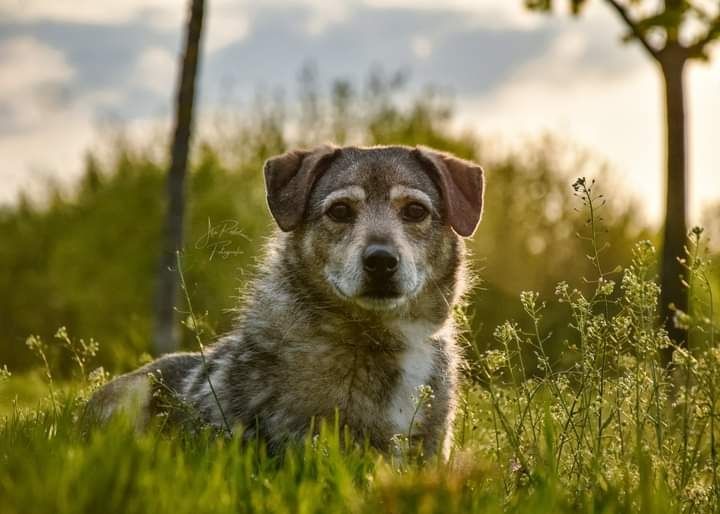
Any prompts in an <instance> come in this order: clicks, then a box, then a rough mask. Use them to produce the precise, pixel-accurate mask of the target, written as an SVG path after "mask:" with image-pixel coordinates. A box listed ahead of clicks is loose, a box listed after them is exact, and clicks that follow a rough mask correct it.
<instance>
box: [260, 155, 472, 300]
mask: <svg viewBox="0 0 720 514" xmlns="http://www.w3.org/2000/svg"><path fill="white" fill-rule="evenodd" d="M265 181H266V186H267V198H268V205H269V207H270V211H271V212H272V215H273V217H274V218H275V220H276V222H277V224H278V225H279V227H280V229H281V230H283V231H285V232H290V233H291V234H290V240H291V241H292V245H291V246H292V251H293V254H294V256H293V258H294V259H296V260H297V262H296V264H297V265H299V266H300V268H299V269H301V270H303V276H304V277H306V278H307V280H310V281H312V282H313V284H315V285H318V286H320V287H322V288H324V289H325V291H327V292H331V294H333V295H336V296H337V297H339V298H341V299H342V300H343V301H346V302H350V303H352V304H354V305H356V306H359V307H361V308H363V309H370V310H393V309H397V308H398V307H400V306H402V305H405V304H406V303H407V302H408V301H409V300H412V299H413V298H415V297H416V296H417V295H419V294H420V293H421V292H422V291H423V289H424V288H425V287H426V286H428V284H430V285H431V286H432V287H437V283H438V281H446V280H454V279H455V277H454V272H455V271H456V268H457V266H458V260H459V258H458V251H459V250H458V239H459V238H458V236H463V237H467V236H470V235H471V234H472V233H473V232H474V230H475V227H476V226H477V224H478V222H479V220H480V216H481V213H482V202H483V171H482V169H481V168H480V167H479V166H478V165H476V164H474V163H472V162H469V161H465V160H462V159H458V158H456V157H453V156H451V155H448V154H444V153H440V152H437V151H434V150H431V149H428V148H408V147H401V146H388V147H371V148H357V147H344V148H336V147H330V146H322V147H318V148H315V149H313V150H308V151H306V150H294V151H290V152H288V153H285V154H283V155H280V156H278V157H274V158H272V159H270V160H268V161H267V163H266V164H265Z"/></svg>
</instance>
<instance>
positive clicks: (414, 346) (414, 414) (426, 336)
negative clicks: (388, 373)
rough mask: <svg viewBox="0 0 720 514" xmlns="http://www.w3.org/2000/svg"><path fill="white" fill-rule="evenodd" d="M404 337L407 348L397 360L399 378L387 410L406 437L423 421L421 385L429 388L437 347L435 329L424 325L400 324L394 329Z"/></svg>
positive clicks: (387, 416) (395, 429)
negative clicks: (435, 344) (412, 427)
mask: <svg viewBox="0 0 720 514" xmlns="http://www.w3.org/2000/svg"><path fill="white" fill-rule="evenodd" d="M393 328H394V329H395V330H396V331H397V332H398V334H400V336H401V337H402V338H403V340H404V341H405V344H406V348H405V350H404V351H402V352H401V354H400V355H399V358H398V371H399V373H398V377H397V380H396V384H395V387H394V388H393V390H392V392H391V395H390V401H389V402H388V405H387V407H386V410H385V416H386V418H387V419H388V421H389V423H390V425H391V427H392V430H393V431H394V432H395V433H401V434H407V433H408V432H409V431H410V428H411V424H419V423H421V422H422V418H423V414H424V412H423V405H422V403H427V400H426V401H425V402H423V401H422V396H423V394H427V392H428V390H427V389H425V392H423V391H422V390H421V387H422V386H428V387H429V386H430V382H431V381H432V378H433V375H434V373H435V372H436V370H435V366H436V364H435V360H436V359H435V351H436V349H435V346H434V344H433V342H432V341H431V335H432V333H433V330H432V327H431V326H430V325H429V324H428V323H425V322H417V321H416V322H406V321H402V322H397V323H396V324H395V325H394V327H393Z"/></svg>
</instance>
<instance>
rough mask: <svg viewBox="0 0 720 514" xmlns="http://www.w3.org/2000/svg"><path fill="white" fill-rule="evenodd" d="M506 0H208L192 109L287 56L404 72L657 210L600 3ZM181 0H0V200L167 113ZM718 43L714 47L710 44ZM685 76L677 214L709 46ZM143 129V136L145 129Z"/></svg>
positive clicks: (656, 157)
mask: <svg viewBox="0 0 720 514" xmlns="http://www.w3.org/2000/svg"><path fill="white" fill-rule="evenodd" d="M522 3H523V2H522V0H446V1H443V2H438V1H435V0H262V1H251V0H209V1H208V5H209V19H208V24H207V26H206V29H207V32H206V39H205V47H204V61H203V63H202V77H201V84H200V90H201V102H200V108H201V109H203V110H205V111H206V112H207V111H209V110H212V109H217V107H218V106H219V105H221V103H222V102H223V99H224V98H227V94H226V92H227V88H228V85H229V84H230V85H231V86H232V88H233V90H234V92H235V93H236V94H239V95H243V94H250V93H251V92H253V91H257V90H258V89H260V88H268V87H272V88H274V87H284V88H286V89H288V90H292V89H293V88H294V87H295V86H296V84H297V77H298V71H299V69H300V67H301V66H302V64H303V63H306V62H314V63H315V64H316V67H317V68H318V70H319V72H320V74H321V76H323V77H327V78H336V77H345V78H350V79H354V80H360V79H362V78H364V77H365V76H366V75H367V71H368V70H369V69H370V68H371V67H372V66H377V65H380V66H382V67H383V68H384V69H385V70H387V71H393V70H398V69H403V70H408V71H409V72H410V76H411V79H412V81H413V82H414V83H416V84H433V85H436V86H439V87H442V88H444V89H447V90H449V91H452V92H453V95H454V98H455V106H456V109H457V111H458V115H459V122H460V123H461V124H462V125H463V126H464V127H469V128H472V129H473V130H476V131H477V132H478V133H480V134H486V135H491V136H496V137H499V138H502V140H503V141H506V142H507V143H509V144H513V145H517V144H520V143H521V142H522V141H523V140H526V138H527V137H532V136H534V135H538V134H540V133H542V132H545V131H551V132H554V133H556V134H558V135H560V136H562V137H565V138H569V139H570V140H572V141H574V142H576V143H579V144H580V145H583V146H586V147H588V148H590V149H592V150H593V151H594V152H596V153H597V154H598V155H600V156H602V157H603V158H605V159H607V160H608V161H609V162H610V163H611V164H612V165H613V167H614V168H615V170H616V171H617V175H618V179H619V181H620V184H622V185H623V186H624V187H626V188H627V190H629V191H633V192H635V193H637V194H641V195H642V196H643V197H644V198H646V199H648V201H647V202H646V205H645V207H646V210H647V215H648V217H649V218H650V219H652V220H657V219H658V217H659V215H660V213H661V211H662V195H663V181H662V172H661V168H662V152H661V149H662V137H663V129H662V111H661V109H660V107H661V105H662V101H661V94H660V92H661V91H660V82H659V79H658V76H657V72H656V70H655V68H654V67H653V65H652V64H651V63H650V62H649V61H648V59H646V57H645V55H643V54H642V52H641V51H640V49H639V48H637V47H636V46H622V45H621V44H620V43H619V39H620V37H621V35H622V33H623V28H622V26H621V25H620V24H619V22H618V21H617V19H616V18H615V17H614V16H613V15H612V13H611V12H610V11H609V10H608V9H607V7H606V6H605V5H603V2H601V1H599V0H595V1H594V2H591V6H590V9H588V11H587V12H586V14H585V16H583V17H582V18H581V19H576V20H573V19H570V18H569V17H568V16H565V15H564V13H556V15H555V16H552V17H548V16H540V15H537V14H533V13H528V12H526V11H524V10H523V7H522ZM185 4H186V1H185V0H145V1H142V0H104V1H102V2H98V1H97V0H70V1H67V2H57V1H51V0H0V163H1V165H0V202H12V201H13V199H14V198H15V197H16V194H17V191H18V190H19V189H25V188H32V187H33V186H34V185H35V186H36V185H37V184H38V183H40V182H41V181H42V179H43V177H47V176H53V177H60V178H61V179H63V180H72V178H73V177H75V176H77V173H78V171H79V170H80V167H81V161H82V156H83V151H84V150H85V149H87V148H89V147H91V146H92V145H93V144H94V143H96V142H97V141H98V139H99V138H98V133H99V128H100V127H102V126H104V124H107V123H108V122H112V123H114V124H121V125H122V126H124V127H127V128H128V129H129V130H133V129H135V130H140V131H141V132H142V130H145V129H144V128H145V127H157V126H158V124H159V123H161V122H162V121H163V120H167V119H168V115H169V109H170V105H171V99H172V96H173V90H174V82H175V76H176V71H175V68H176V64H177V54H178V49H179V47H180V40H181V27H182V24H183V21H184V16H185ZM716 46H717V47H720V45H716ZM717 47H716V48H715V52H714V54H715V57H716V58H715V59H714V64H713V65H704V66H703V65H693V67H692V68H691V69H690V70H689V73H688V77H687V78H688V85H689V87H688V89H689V100H690V101H689V129H690V141H691V144H690V189H691V200H692V203H691V205H692V214H693V218H694V219H695V220H697V219H698V216H699V213H700V211H701V208H702V206H703V204H705V203H707V202H710V201H713V200H715V201H717V200H719V199H720V144H719V143H720V48H717ZM147 133H148V134H150V131H149V130H148V132H147Z"/></svg>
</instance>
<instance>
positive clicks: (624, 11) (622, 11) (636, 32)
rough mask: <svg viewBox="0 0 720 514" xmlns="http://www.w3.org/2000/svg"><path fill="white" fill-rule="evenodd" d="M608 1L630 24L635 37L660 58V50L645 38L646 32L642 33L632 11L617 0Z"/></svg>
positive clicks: (655, 56) (649, 51)
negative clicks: (631, 15) (632, 16)
mask: <svg viewBox="0 0 720 514" xmlns="http://www.w3.org/2000/svg"><path fill="white" fill-rule="evenodd" d="M607 2H608V3H609V4H610V5H611V6H612V7H613V9H615V12H617V13H618V15H619V16H620V17H621V18H622V20H623V21H624V22H625V25H627V26H628V28H629V29H630V31H631V32H632V35H633V36H635V39H637V40H638V41H640V43H641V44H642V46H644V47H645V50H647V51H648V53H649V54H650V55H651V56H652V57H654V58H655V59H659V58H660V55H659V51H658V50H657V49H656V48H653V46H652V45H651V44H650V42H649V41H648V40H647V39H646V38H645V34H643V33H642V31H641V30H640V28H639V27H638V24H637V23H636V22H635V21H634V20H633V19H632V18H631V17H630V13H629V12H628V10H627V9H626V8H625V7H624V6H623V5H622V4H621V3H620V2H618V1H617V0H607Z"/></svg>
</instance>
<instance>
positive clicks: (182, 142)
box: [154, 0, 205, 354]
mask: <svg viewBox="0 0 720 514" xmlns="http://www.w3.org/2000/svg"><path fill="white" fill-rule="evenodd" d="M204 10H205V2H204V0H192V1H191V3H190V13H189V16H188V25H187V31H186V39H185V52H184V54H183V58H182V67H181V69H180V76H179V82H178V90H177V100H176V105H175V133H174V136H173V141H172V148H171V155H170V159H171V160H170V169H169V171H168V176H167V201H168V204H167V218H166V221H165V223H166V224H165V234H164V236H165V237H164V242H163V249H162V256H161V258H160V269H159V272H158V284H157V293H156V294H157V299H156V307H155V334H154V335H155V337H154V350H155V352H156V353H157V354H162V353H167V352H171V351H174V350H177V349H178V346H179V335H178V327H177V324H176V322H175V304H176V300H177V296H178V294H177V293H178V291H177V289H178V277H177V270H176V262H175V259H176V257H175V255H176V252H178V251H179V250H180V249H181V248H182V244H183V218H184V211H185V175H186V174H187V162H188V152H189V148H190V135H191V131H192V114H193V103H194V100H195V81H196V77H197V69H198V61H199V60H200V36H201V34H202V25H203V15H204Z"/></svg>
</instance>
